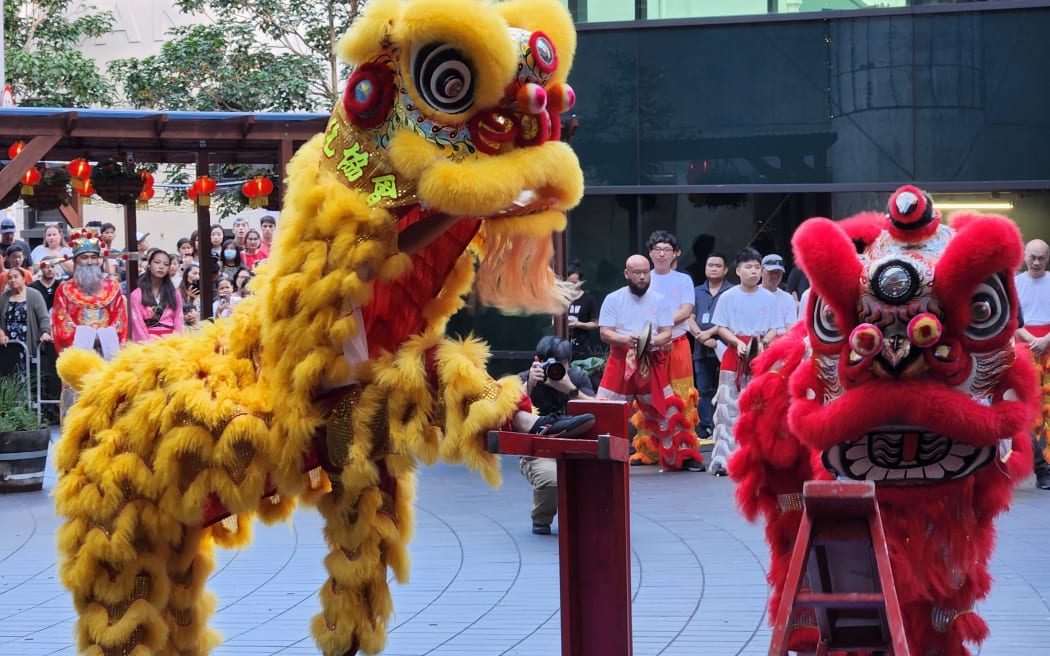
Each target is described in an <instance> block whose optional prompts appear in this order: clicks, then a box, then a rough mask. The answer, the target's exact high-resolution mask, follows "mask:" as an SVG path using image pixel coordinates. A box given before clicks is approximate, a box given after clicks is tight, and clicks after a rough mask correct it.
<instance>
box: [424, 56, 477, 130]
mask: <svg viewBox="0 0 1050 656" xmlns="http://www.w3.org/2000/svg"><path fill="white" fill-rule="evenodd" d="M412 77H413V78H414V80H415V83H416V89H418V90H419V94H420V95H421V96H422V97H423V101H424V102H426V103H427V104H428V105H430V106H431V107H433V108H434V109H436V110H438V111H439V112H444V113H445V114H462V113H463V112H465V111H467V110H468V109H470V108H471V106H472V105H473V104H474V67H473V66H471V64H470V60H469V59H468V58H467V56H466V55H464V54H463V53H462V52H460V51H459V50H456V49H455V48H453V47H452V46H450V45H448V44H444V43H432V44H430V45H426V46H423V47H422V48H420V49H418V50H416V51H415V53H414V54H413V55H412Z"/></svg>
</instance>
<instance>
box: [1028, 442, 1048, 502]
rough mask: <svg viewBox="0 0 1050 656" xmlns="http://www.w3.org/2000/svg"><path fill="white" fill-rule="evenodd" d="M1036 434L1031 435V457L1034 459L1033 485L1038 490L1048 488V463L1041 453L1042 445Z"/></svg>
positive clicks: (1043, 444)
mask: <svg viewBox="0 0 1050 656" xmlns="http://www.w3.org/2000/svg"><path fill="white" fill-rule="evenodd" d="M1045 446H1046V445H1045V443H1041V442H1040V440H1039V438H1038V437H1037V435H1032V457H1033V459H1034V460H1035V463H1034V465H1035V486H1036V487H1037V488H1039V489H1040V490H1050V464H1048V463H1047V462H1046V456H1045V455H1043V447H1045Z"/></svg>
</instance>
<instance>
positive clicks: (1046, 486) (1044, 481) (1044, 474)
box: [1035, 470, 1050, 490]
mask: <svg viewBox="0 0 1050 656" xmlns="http://www.w3.org/2000/svg"><path fill="white" fill-rule="evenodd" d="M1035 486H1036V487H1037V488H1039V489H1040V490H1050V470H1048V471H1038V472H1036V473H1035Z"/></svg>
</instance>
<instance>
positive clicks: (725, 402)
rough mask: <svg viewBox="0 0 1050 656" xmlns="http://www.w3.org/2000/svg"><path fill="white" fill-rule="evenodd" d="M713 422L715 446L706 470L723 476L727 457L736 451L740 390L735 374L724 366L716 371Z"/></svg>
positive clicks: (727, 467)
mask: <svg viewBox="0 0 1050 656" xmlns="http://www.w3.org/2000/svg"><path fill="white" fill-rule="evenodd" d="M715 404H716V405H715V412H714V424H715V430H714V434H713V435H712V437H714V439H715V446H714V448H713V449H712V450H711V463H710V465H709V467H708V471H709V472H711V473H712V474H714V475H715V476H725V475H726V474H727V473H728V471H729V457H730V456H731V455H733V453H734V452H735V451H736V447H737V445H736V437H735V436H734V434H733V431H734V430H735V424H736V420H737V418H738V417H739V416H740V390H739V389H737V374H736V372H735V371H727V370H726V369H725V368H724V367H723V368H722V369H721V370H720V371H719V372H718V392H717V393H716V394H715Z"/></svg>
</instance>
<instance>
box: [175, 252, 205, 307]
mask: <svg viewBox="0 0 1050 656" xmlns="http://www.w3.org/2000/svg"><path fill="white" fill-rule="evenodd" d="M179 298H180V299H181V300H182V303H183V304H184V305H193V306H194V307H196V308H197V309H198V310H199V309H200V303H201V268H200V265H199V264H197V263H196V262H190V263H189V264H187V265H185V266H184V267H182V283H181V284H180V285H179Z"/></svg>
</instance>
